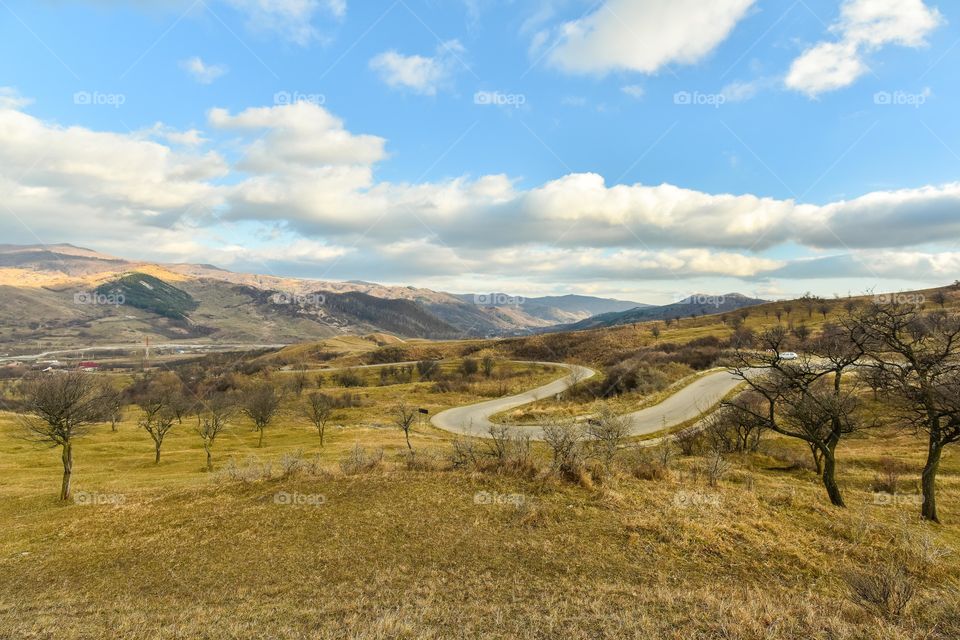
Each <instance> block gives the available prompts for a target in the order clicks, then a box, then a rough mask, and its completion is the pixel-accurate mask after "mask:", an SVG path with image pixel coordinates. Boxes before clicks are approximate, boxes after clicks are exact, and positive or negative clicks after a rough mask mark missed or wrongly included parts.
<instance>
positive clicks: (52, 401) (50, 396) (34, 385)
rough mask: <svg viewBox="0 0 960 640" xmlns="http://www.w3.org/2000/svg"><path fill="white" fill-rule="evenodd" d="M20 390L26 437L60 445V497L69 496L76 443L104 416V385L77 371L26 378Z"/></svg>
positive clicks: (65, 497)
mask: <svg viewBox="0 0 960 640" xmlns="http://www.w3.org/2000/svg"><path fill="white" fill-rule="evenodd" d="M21 391H22V394H23V397H24V413H25V414H26V415H25V416H24V418H23V426H24V428H25V431H26V434H25V437H26V439H28V440H30V441H32V442H38V443H42V444H46V445H48V446H51V447H60V449H61V455H60V458H61V460H62V462H63V480H62V482H61V484H60V499H61V500H69V499H70V481H71V478H72V476H73V444H74V441H75V440H76V439H77V438H79V437H81V436H83V435H86V434H87V433H89V430H90V427H91V426H92V425H93V424H94V423H97V422H100V421H101V420H103V419H104V417H105V416H104V405H103V395H104V387H103V385H102V384H100V382H99V381H98V380H97V379H96V378H95V377H94V376H93V375H90V374H87V373H83V372H79V371H74V372H68V373H54V374H52V375H49V376H43V377H39V378H34V379H30V380H27V381H26V382H24V383H23V386H22V388H21Z"/></svg>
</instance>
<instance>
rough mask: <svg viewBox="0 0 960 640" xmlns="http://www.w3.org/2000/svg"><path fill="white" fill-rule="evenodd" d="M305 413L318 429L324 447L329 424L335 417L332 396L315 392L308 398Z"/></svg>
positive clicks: (304, 408) (321, 444)
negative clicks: (333, 416)
mask: <svg viewBox="0 0 960 640" xmlns="http://www.w3.org/2000/svg"><path fill="white" fill-rule="evenodd" d="M303 413H304V415H305V416H306V417H307V419H308V420H309V421H310V422H311V423H312V424H313V426H314V427H316V429H317V433H319V434H320V446H321V447H322V446H323V437H324V433H325V431H326V428H327V422H329V421H330V416H332V415H333V400H332V399H331V398H330V396H328V395H326V394H324V393H320V392H319V391H315V392H314V393H311V394H310V395H309V396H307V401H306V403H305V404H304V407H303Z"/></svg>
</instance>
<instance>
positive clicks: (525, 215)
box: [0, 90, 960, 284]
mask: <svg viewBox="0 0 960 640" xmlns="http://www.w3.org/2000/svg"><path fill="white" fill-rule="evenodd" d="M0 95H14V94H12V93H11V92H10V91H9V90H8V91H6V92H4V91H2V90H0ZM23 102H24V101H23V100H22V99H20V98H17V102H16V103H17V104H21V103H23ZM209 121H210V124H211V126H213V127H214V128H216V129H218V130H221V131H228V132H231V133H232V134H233V136H234V137H233V138H232V139H231V140H230V141H229V142H226V143H222V144H223V146H224V148H230V149H231V151H232V152H236V151H237V150H239V151H240V152H241V153H240V155H239V156H237V160H235V161H234V164H233V166H228V165H227V163H226V161H225V160H224V158H223V157H222V156H221V155H220V154H219V153H218V152H217V151H209V152H206V153H199V152H197V151H196V149H195V148H196V146H198V145H199V144H208V145H209V144H213V143H212V142H211V141H208V140H206V139H205V138H204V134H203V132H201V131H196V130H190V131H177V130H174V129H171V128H169V127H166V126H165V125H162V124H157V125H155V126H154V127H152V128H150V129H147V130H145V131H141V132H136V133H123V134H120V133H111V132H103V131H95V130H92V129H87V128H83V127H61V126H57V125H54V124H51V123H48V122H44V121H42V120H40V119H38V118H36V117H34V116H31V115H29V114H27V113H25V112H23V111H22V110H20V109H18V108H9V107H8V108H2V107H0V169H2V170H0V176H2V177H0V203H2V205H3V207H4V208H5V210H6V211H7V213H9V212H12V215H7V214H6V213H5V214H4V215H0V237H3V238H5V239H7V240H6V241H11V240H10V239H11V238H15V239H14V240H12V241H31V242H35V241H36V240H37V238H38V237H39V238H40V239H41V240H42V241H45V242H58V241H63V240H68V241H72V242H76V243H78V244H88V245H91V246H93V247H95V248H102V249H104V250H108V251H112V252H114V253H118V254H121V255H129V256H131V257H149V256H153V257H154V258H156V257H162V256H167V258H168V259H177V260H193V261H204V262H211V261H213V262H221V263H223V264H252V263H254V262H256V261H257V260H260V261H269V262H271V263H276V264H280V265H286V266H290V268H291V269H293V268H294V267H295V268H296V269H302V268H304V267H303V265H304V264H308V263H310V262H311V261H313V262H314V263H316V264H323V265H332V264H333V263H334V262H336V264H337V269H338V271H337V273H338V274H340V275H341V276H343V277H350V278H355V277H363V278H367V279H377V278H378V274H379V275H380V277H383V278H389V279H391V280H393V281H397V280H402V279H403V278H408V277H409V278H417V282H420V280H419V279H420V278H421V277H434V276H436V277H440V275H441V274H443V277H448V278H456V277H458V276H460V275H463V276H465V277H466V276H469V277H470V278H474V279H479V278H481V276H483V275H484V274H486V276H487V277H494V276H495V277H497V278H503V279H505V280H509V279H510V278H514V277H516V276H517V274H523V277H525V278H529V279H531V280H532V281H536V282H541V283H549V282H553V283H556V282H558V281H570V282H582V283H587V284H589V283H590V282H601V281H603V282H616V281H619V282H627V281H636V280H642V279H651V280H657V279H661V280H662V279H667V278H701V277H702V278H720V277H725V278H739V279H749V280H754V279H760V278H767V277H774V276H776V277H780V278H791V279H795V278H832V277H838V276H844V275H846V276H856V277H872V276H873V275H874V274H875V273H879V274H891V276H890V277H894V276H898V277H899V276H900V275H902V276H903V277H906V274H912V275H913V276H915V277H916V278H917V279H918V280H920V281H928V282H929V281H931V280H932V281H933V282H936V281H939V280H949V279H951V278H952V277H955V275H951V274H956V273H957V272H958V270H960V269H958V266H957V262H958V260H960V257H958V254H957V253H956V252H952V253H951V252H950V251H947V252H942V251H941V252H936V251H934V250H933V249H932V247H936V246H939V244H940V243H944V242H946V241H947V240H948V239H950V238H957V237H960V217H958V216H957V215H956V212H957V211H960V183H954V184H946V185H940V186H927V187H921V188H917V189H904V190H898V191H878V192H873V193H869V194H866V195H864V196H861V197H859V198H855V199H851V200H845V201H837V202H832V203H828V204H825V205H813V204H797V203H795V202H793V201H791V200H778V199H774V198H765V197H760V196H756V195H752V194H723V193H719V194H712V193H704V192H701V191H696V190H692V189H684V188H681V187H677V186H674V185H669V184H661V185H643V184H615V185H608V184H606V182H605V180H604V179H603V177H602V176H600V175H597V174H591V173H573V174H569V175H566V176H562V177H560V178H557V179H555V180H551V181H549V182H546V183H544V184H541V185H539V186H535V187H532V188H519V187H518V183H517V181H516V180H514V179H512V178H511V177H509V176H506V175H484V176H478V177H466V176H464V177H459V178H454V179H448V180H443V181H436V182H425V183H403V182H387V181H382V180H379V179H378V178H377V176H376V172H375V166H376V164H377V163H378V162H379V161H381V160H382V159H383V158H384V157H385V149H384V147H385V140H384V139H383V138H380V137H377V136H371V135H364V134H357V133H353V132H351V131H349V130H348V129H347V128H346V127H345V125H344V123H343V122H342V121H341V120H340V119H338V118H336V117H335V116H333V115H332V114H330V113H329V112H327V111H326V110H325V109H323V108H322V107H320V106H318V105H315V104H312V103H306V102H298V103H294V104H289V105H283V106H278V107H265V108H251V109H245V110H243V111H240V112H238V113H236V114H232V113H231V112H229V111H227V110H224V109H214V110H212V111H211V112H210V114H209ZM238 145H239V146H238ZM37 158H43V159H44V161H43V162H42V163H37ZM27 227H29V229H30V231H29V232H27V231H26V228H27ZM235 228H243V229H246V230H249V229H254V230H258V231H259V232H261V233H263V235H264V237H266V238H268V239H267V240H264V241H263V242H262V243H258V246H259V248H257V249H255V250H254V249H250V250H248V251H243V250H241V249H242V247H238V246H237V241H236V236H234V235H233V234H234V233H235V232H234V231H233V230H234V229H235ZM268 232H269V233H268ZM32 234H36V237H34V236H33V235H32ZM220 235H223V236H225V237H228V238H230V240H229V241H228V242H226V243H224V242H222V241H221V240H218V239H217V238H218V237H219V236H220ZM271 237H272V238H274V239H273V240H269V238H271ZM261 244H262V246H260V245H261ZM783 245H797V246H806V247H809V248H811V249H813V250H815V251H809V252H808V254H807V255H808V256H809V255H816V253H819V252H820V251H821V250H839V251H841V252H842V255H840V256H830V257H826V258H817V259H801V260H797V259H791V260H789V261H788V260H784V259H782V258H780V257H778V256H773V255H771V254H770V253H768V250H769V249H771V248H772V247H777V246H783ZM211 247H213V248H211ZM287 247H289V249H288V248H287ZM346 247H352V249H346ZM296 265H300V266H296ZM360 274H362V275H360ZM924 274H926V275H924Z"/></svg>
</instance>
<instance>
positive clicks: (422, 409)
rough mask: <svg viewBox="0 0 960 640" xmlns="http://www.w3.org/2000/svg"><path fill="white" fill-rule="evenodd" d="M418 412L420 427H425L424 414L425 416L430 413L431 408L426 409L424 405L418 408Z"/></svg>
mask: <svg viewBox="0 0 960 640" xmlns="http://www.w3.org/2000/svg"><path fill="white" fill-rule="evenodd" d="M417 413H418V414H420V420H419V422H420V427H423V416H425V415H427V414H428V413H430V410H429V409H424V408H423V407H420V408H419V409H417Z"/></svg>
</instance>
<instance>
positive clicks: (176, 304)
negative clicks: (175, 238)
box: [0, 244, 643, 353]
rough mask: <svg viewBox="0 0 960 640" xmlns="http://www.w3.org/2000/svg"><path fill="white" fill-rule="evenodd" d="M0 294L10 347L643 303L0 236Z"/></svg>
mask: <svg viewBox="0 0 960 640" xmlns="http://www.w3.org/2000/svg"><path fill="white" fill-rule="evenodd" d="M0 295H3V296H4V300H5V304H4V305H3V306H2V307H0V346H2V350H3V351H5V352H11V353H14V352H15V353H21V352H24V351H28V350H30V349H32V348H33V347H36V346H38V345H44V346H49V347H72V346H75V345H83V346H89V345H102V344H131V343H136V344H139V343H142V342H143V341H144V340H145V339H150V340H154V341H161V340H166V341H170V340H177V341H179V340H195V339H201V338H202V339H205V340H209V341H229V342H235V343H254V344H280V343H292V342H300V341H304V340H313V339H324V338H329V337H331V336H336V335H342V334H366V333H372V332H384V333H390V334H395V335H398V336H401V337H404V338H433V339H451V338H465V337H496V336H516V335H525V334H528V333H531V332H533V331H536V330H542V329H547V328H550V327H552V326H555V325H559V324H564V323H575V322H579V321H581V320H584V319H586V318H589V317H591V316H592V315H594V314H596V313H617V312H623V311H626V310H628V309H634V308H638V307H643V305H640V304H639V303H635V302H629V301H622V300H607V299H604V298H595V297H590V296H575V295H569V296H553V297H541V298H527V299H519V298H513V297H511V296H506V295H503V294H496V295H474V294H459V295H455V294H450V293H445V292H440V291H433V290H431V289H424V288H417V287H410V286H406V287H404V286H386V285H380V284H376V283H371V282H363V281H350V282H338V281H324V280H310V279H297V278H281V277H275V276H266V275H259V274H247V273H236V272H232V271H227V270H224V269H221V268H218V267H216V266H213V265H209V264H159V263H150V262H144V261H136V260H127V259H124V258H119V257H116V256H111V255H107V254H103V253H99V252H97V251H93V250H91V249H85V248H82V247H76V246H73V245H69V244H58V245H27V246H18V245H0Z"/></svg>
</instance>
